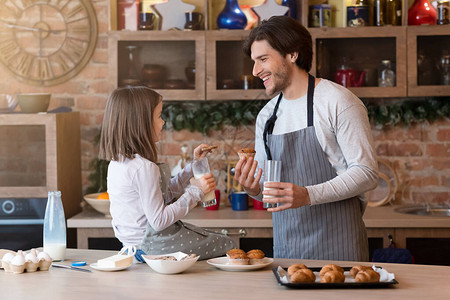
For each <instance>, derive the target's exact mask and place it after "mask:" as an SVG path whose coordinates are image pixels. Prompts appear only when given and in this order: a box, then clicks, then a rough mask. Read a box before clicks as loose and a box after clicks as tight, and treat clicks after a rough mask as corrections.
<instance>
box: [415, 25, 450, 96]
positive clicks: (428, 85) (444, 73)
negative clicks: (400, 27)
mask: <svg viewBox="0 0 450 300" xmlns="http://www.w3.org/2000/svg"><path fill="white" fill-rule="evenodd" d="M407 28H408V29H407V31H408V96H449V95H450V61H449V60H450V28H449V26H445V25H441V26H408V27H407Z"/></svg>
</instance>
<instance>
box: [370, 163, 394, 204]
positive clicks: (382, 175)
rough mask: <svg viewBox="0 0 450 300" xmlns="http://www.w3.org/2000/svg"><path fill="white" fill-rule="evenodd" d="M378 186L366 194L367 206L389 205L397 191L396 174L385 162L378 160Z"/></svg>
mask: <svg viewBox="0 0 450 300" xmlns="http://www.w3.org/2000/svg"><path fill="white" fill-rule="evenodd" d="M378 173H379V174H378V175H379V176H378V186H377V187H376V188H375V189H374V190H371V191H369V192H368V193H367V205H368V206H370V207H375V206H381V205H384V204H387V203H389V202H390V201H392V199H393V198H394V196H395V193H396V192H397V189H398V179H397V174H396V172H395V171H394V169H393V168H392V167H391V166H390V163H389V162H388V161H386V160H382V159H379V160H378Z"/></svg>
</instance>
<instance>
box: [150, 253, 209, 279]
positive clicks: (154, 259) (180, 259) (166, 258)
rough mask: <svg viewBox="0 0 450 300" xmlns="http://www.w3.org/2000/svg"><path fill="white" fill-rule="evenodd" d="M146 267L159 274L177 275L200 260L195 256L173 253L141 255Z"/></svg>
mask: <svg viewBox="0 0 450 300" xmlns="http://www.w3.org/2000/svg"><path fill="white" fill-rule="evenodd" d="M142 257H143V258H144V260H145V262H146V263H147V265H148V266H149V267H150V268H151V269H152V270H153V271H155V272H158V273H161V274H177V273H181V272H184V271H186V270H187V269H189V268H190V267H192V266H193V265H194V264H195V262H196V261H197V260H198V259H199V258H200V256H198V255H196V254H186V253H183V252H175V253H169V254H160V255H142Z"/></svg>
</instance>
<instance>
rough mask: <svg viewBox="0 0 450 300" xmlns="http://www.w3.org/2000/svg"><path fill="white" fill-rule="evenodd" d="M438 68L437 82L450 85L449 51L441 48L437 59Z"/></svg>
mask: <svg viewBox="0 0 450 300" xmlns="http://www.w3.org/2000/svg"><path fill="white" fill-rule="evenodd" d="M437 66H438V69H439V73H440V79H439V83H440V84H441V85H450V52H449V51H446V50H443V51H442V54H441V56H440V57H439V60H438V65H437Z"/></svg>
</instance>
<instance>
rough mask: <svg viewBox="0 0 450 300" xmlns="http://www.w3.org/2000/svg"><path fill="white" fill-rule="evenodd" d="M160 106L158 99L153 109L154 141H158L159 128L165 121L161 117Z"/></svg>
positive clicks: (159, 135)
mask: <svg viewBox="0 0 450 300" xmlns="http://www.w3.org/2000/svg"><path fill="white" fill-rule="evenodd" d="M162 107H163V105H162V101H160V102H159V103H158V105H156V107H155V110H154V111H153V131H154V133H155V143H156V142H158V141H159V139H160V137H161V130H162V128H163V126H164V123H165V122H164V120H163V119H162V118H161V113H162Z"/></svg>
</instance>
